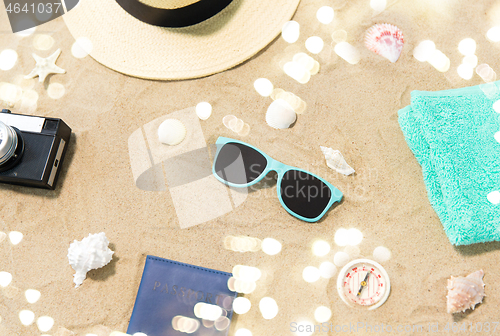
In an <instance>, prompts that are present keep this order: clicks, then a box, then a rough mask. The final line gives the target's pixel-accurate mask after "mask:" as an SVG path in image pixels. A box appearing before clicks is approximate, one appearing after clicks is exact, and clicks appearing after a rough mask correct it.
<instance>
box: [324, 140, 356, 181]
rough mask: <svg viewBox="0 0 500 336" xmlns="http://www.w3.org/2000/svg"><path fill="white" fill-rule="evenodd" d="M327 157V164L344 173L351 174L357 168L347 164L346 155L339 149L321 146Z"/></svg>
mask: <svg viewBox="0 0 500 336" xmlns="http://www.w3.org/2000/svg"><path fill="white" fill-rule="evenodd" d="M320 148H321V151H322V152H323V155H325V158H326V165H327V166H328V167H330V168H332V169H334V170H336V171H337V172H339V173H341V174H344V175H351V174H353V173H354V172H355V170H354V169H353V168H352V167H351V166H349V165H348V164H347V162H346V161H345V160H344V157H343V156H342V154H341V153H340V151H338V150H334V149H331V148H329V147H323V146H320Z"/></svg>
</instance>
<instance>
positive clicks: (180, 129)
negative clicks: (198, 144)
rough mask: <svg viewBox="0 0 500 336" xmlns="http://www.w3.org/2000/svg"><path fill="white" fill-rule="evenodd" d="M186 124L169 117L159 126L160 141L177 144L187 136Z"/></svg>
mask: <svg viewBox="0 0 500 336" xmlns="http://www.w3.org/2000/svg"><path fill="white" fill-rule="evenodd" d="M186 133H187V132H186V126H184V124H183V123H182V122H180V121H179V120H177V119H167V120H165V121H164V122H162V123H161V125H160V126H159V127H158V140H160V142H162V143H164V144H166V145H170V146H175V145H178V144H180V143H181V142H182V140H184V138H185V137H186Z"/></svg>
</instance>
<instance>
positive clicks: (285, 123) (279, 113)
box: [266, 99, 297, 129]
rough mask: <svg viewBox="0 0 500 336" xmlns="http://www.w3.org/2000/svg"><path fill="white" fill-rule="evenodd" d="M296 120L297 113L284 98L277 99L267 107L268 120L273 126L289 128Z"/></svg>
mask: <svg viewBox="0 0 500 336" xmlns="http://www.w3.org/2000/svg"><path fill="white" fill-rule="evenodd" d="M295 120H297V114H296V113H295V111H294V110H293V108H292V107H291V106H290V104H288V103H287V102H286V101H285V100H283V99H276V100H275V101H273V102H272V103H271V105H269V108H268V109H267V113H266V122H267V124H268V125H269V126H271V127H273V128H277V129H285V128H288V127H290V125H291V124H293V123H294V122H295Z"/></svg>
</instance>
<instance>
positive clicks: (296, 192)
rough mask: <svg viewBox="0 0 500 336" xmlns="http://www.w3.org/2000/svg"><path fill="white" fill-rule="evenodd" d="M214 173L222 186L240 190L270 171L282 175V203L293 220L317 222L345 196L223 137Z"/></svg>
mask: <svg viewBox="0 0 500 336" xmlns="http://www.w3.org/2000/svg"><path fill="white" fill-rule="evenodd" d="M216 145H217V153H216V155H215V159H214V164H213V167H212V173H213V174H214V176H215V177H216V178H217V179H218V180H219V181H221V182H222V183H224V184H226V185H228V186H231V187H237V188H244V187H249V186H251V185H254V184H256V183H257V182H259V181H260V180H262V179H263V178H264V176H266V175H267V174H268V173H269V172H270V171H275V172H277V173H278V180H277V189H278V190H277V191H278V199H279V200H280V202H281V205H282V206H283V208H285V210H286V211H288V212H289V213H290V214H291V215H292V216H295V217H297V218H299V219H301V220H303V221H306V222H317V221H318V220H320V218H321V217H323V216H324V215H325V213H326V212H327V211H328V209H330V207H331V206H332V205H333V203H335V202H340V200H341V199H342V196H343V195H342V193H341V192H340V190H338V189H337V188H335V187H334V186H333V185H331V184H330V183H328V182H327V181H325V180H323V179H322V178H321V177H319V176H316V175H314V174H313V173H310V172H308V171H305V170H302V169H299V168H296V167H292V166H287V165H285V164H283V163H281V162H279V161H276V160H274V159H273V158H271V157H270V156H268V155H267V154H266V153H264V152H262V151H260V150H258V149H257V148H255V147H253V146H251V145H249V144H246V143H244V142H241V141H238V140H234V139H230V138H224V137H219V138H218V139H217V141H216Z"/></svg>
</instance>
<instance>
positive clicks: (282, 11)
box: [63, 0, 300, 80]
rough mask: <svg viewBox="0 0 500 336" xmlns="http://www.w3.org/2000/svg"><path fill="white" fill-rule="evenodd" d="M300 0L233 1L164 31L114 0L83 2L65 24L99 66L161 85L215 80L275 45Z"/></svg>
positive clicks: (68, 15)
mask: <svg viewBox="0 0 500 336" xmlns="http://www.w3.org/2000/svg"><path fill="white" fill-rule="evenodd" d="M299 2H300V0H272V1H270V0H233V1H232V2H231V4H229V6H227V7H226V8H225V9H224V10H222V11H221V12H220V13H218V14H216V15H215V16H213V17H211V18H210V19H208V20H206V21H204V22H201V23H199V24H197V25H194V26H190V27H185V28H162V27H156V26H152V25H149V24H147V23H144V22H141V21H139V20H137V19H136V18H134V17H133V16H132V15H130V14H129V13H127V12H126V11H125V10H124V9H123V8H122V7H120V5H118V3H116V1H114V0H81V1H80V3H79V4H78V6H77V7H76V8H74V9H73V10H71V11H70V12H68V13H66V14H65V15H64V16H63V19H64V21H65V23H66V25H67V27H68V29H69V31H70V33H71V34H72V35H73V37H74V38H75V39H78V38H81V37H83V38H87V39H89V40H90V41H91V43H92V50H91V52H90V56H92V57H93V58H94V59H95V60H96V61H98V62H99V63H101V64H103V65H105V66H107V67H109V68H111V69H113V70H115V71H118V72H121V73H124V74H127V75H130V76H134V77H140V78H147V79H159V80H174V79H190V78H199V77H204V76H208V75H212V74H215V73H218V72H221V71H224V70H227V69H229V68H232V67H234V66H236V65H238V64H240V63H242V62H244V61H245V60H247V59H249V58H250V57H252V56H253V55H255V54H256V53H258V52H259V51H260V50H262V49H263V48H264V47H265V46H266V45H268V44H269V43H270V42H271V41H273V40H274V39H275V38H276V36H278V35H279V34H280V32H281V28H282V26H283V24H284V23H285V22H287V21H289V20H290V19H291V18H292V16H293V14H294V13H295V11H296V9H297V6H298V4H299Z"/></svg>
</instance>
